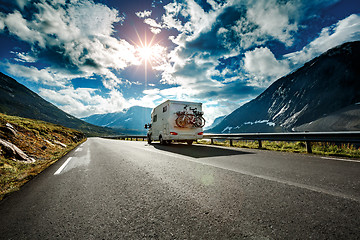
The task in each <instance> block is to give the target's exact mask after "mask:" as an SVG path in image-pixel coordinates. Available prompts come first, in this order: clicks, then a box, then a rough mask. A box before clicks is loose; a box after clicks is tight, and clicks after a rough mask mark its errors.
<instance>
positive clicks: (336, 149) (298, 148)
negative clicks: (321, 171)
mask: <svg viewBox="0 0 360 240" xmlns="http://www.w3.org/2000/svg"><path fill="white" fill-rule="evenodd" d="M198 143H199V144H211V143H210V140H199V141H198ZM214 144H215V145H219V146H230V141H229V140H222V141H220V140H214ZM233 146H234V147H238V148H251V149H258V148H259V143H258V141H250V140H249V141H243V140H241V141H237V140H234V141H233ZM311 147H312V152H313V154H317V155H323V156H340V157H348V158H360V148H356V147H355V146H354V145H351V144H340V145H339V144H334V143H320V142H319V143H316V142H315V143H312V144H311ZM262 149H265V150H272V151H281V152H294V153H307V150H306V144H305V142H283V141H262Z"/></svg>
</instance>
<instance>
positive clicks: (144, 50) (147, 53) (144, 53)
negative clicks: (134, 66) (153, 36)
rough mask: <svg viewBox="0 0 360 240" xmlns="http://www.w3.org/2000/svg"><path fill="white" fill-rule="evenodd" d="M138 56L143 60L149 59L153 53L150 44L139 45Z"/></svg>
mask: <svg viewBox="0 0 360 240" xmlns="http://www.w3.org/2000/svg"><path fill="white" fill-rule="evenodd" d="M137 52H138V53H139V57H140V58H141V59H142V60H144V61H149V60H150V59H151V57H152V56H153V55H154V50H153V49H152V47H151V46H139V47H138V49H137Z"/></svg>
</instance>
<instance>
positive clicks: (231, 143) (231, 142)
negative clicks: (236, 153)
mask: <svg viewBox="0 0 360 240" xmlns="http://www.w3.org/2000/svg"><path fill="white" fill-rule="evenodd" d="M233 146H234V144H233V140H232V139H230V147H233Z"/></svg>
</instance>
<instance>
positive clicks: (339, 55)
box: [208, 41, 360, 133]
mask: <svg viewBox="0 0 360 240" xmlns="http://www.w3.org/2000/svg"><path fill="white" fill-rule="evenodd" d="M359 76H360V42H359V41H356V42H349V43H345V44H343V45H340V46H337V47H335V48H333V49H330V50H328V51H327V52H325V53H323V54H322V55H320V56H319V57H316V58H314V59H313V60H311V61H309V62H307V63H306V64H305V65H304V66H303V67H301V68H299V69H298V70H296V71H295V72H293V73H291V74H289V75H287V76H285V77H282V78H280V79H278V80H277V81H275V82H274V83H273V84H272V85H271V86H270V87H269V88H267V89H266V90H265V91H264V92H263V93H262V94H260V95H259V96H258V97H257V98H255V99H254V100H252V101H250V102H248V103H247V104H244V105H243V106H241V107H240V108H238V109H236V110H235V111H234V112H232V113H231V114H229V115H228V116H227V117H226V118H225V119H224V120H223V121H222V122H221V123H220V124H219V125H217V126H216V127H214V128H212V129H210V130H208V132H213V133H221V132H223V133H234V132H235V133H236V132H286V131H294V130H297V129H298V130H301V131H308V130H311V131H331V130H332V129H336V130H343V131H344V130H350V129H351V130H360V128H359V125H358V124H356V123H353V124H351V123H349V121H354V119H355V120H357V121H358V117H355V118H346V117H345V118H339V117H340V115H341V111H348V110H346V109H347V107H350V108H351V106H353V105H355V104H356V103H359V102H360V79H359ZM359 111H360V110H359V108H354V109H352V111H351V112H352V113H351V115H352V116H359ZM336 115H337V117H336V119H338V121H335V120H334V119H335V116H336ZM326 116H329V117H326ZM330 116H332V117H330ZM340 119H341V121H340ZM311 122H314V123H317V124H310V123H311ZM320 123H321V124H320ZM325 123H326V124H327V126H328V127H327V128H324V127H321V126H322V125H324V126H325ZM311 125H313V126H311ZM333 125H336V127H335V126H334V127H333ZM300 126H301V127H300ZM310 126H311V127H310ZM316 126H317V127H316ZM349 126H351V128H349ZM297 127H299V128H297Z"/></svg>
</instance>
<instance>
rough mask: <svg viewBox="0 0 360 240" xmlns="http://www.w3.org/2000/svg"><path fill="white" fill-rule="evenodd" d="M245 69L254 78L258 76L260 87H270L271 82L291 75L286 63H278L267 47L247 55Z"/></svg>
mask: <svg viewBox="0 0 360 240" xmlns="http://www.w3.org/2000/svg"><path fill="white" fill-rule="evenodd" d="M244 67H245V69H246V70H247V71H248V72H249V73H251V74H252V75H253V76H256V78H257V79H258V80H260V82H258V84H260V86H268V84H269V82H270V81H271V80H276V79H277V78H278V77H281V76H283V75H285V74H287V73H289V71H290V69H289V66H288V63H287V62H286V61H278V60H277V59H276V58H275V56H274V54H273V53H272V52H271V51H270V49H269V48H267V47H260V48H256V49H254V50H253V51H248V52H246V53H245V58H244Z"/></svg>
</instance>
